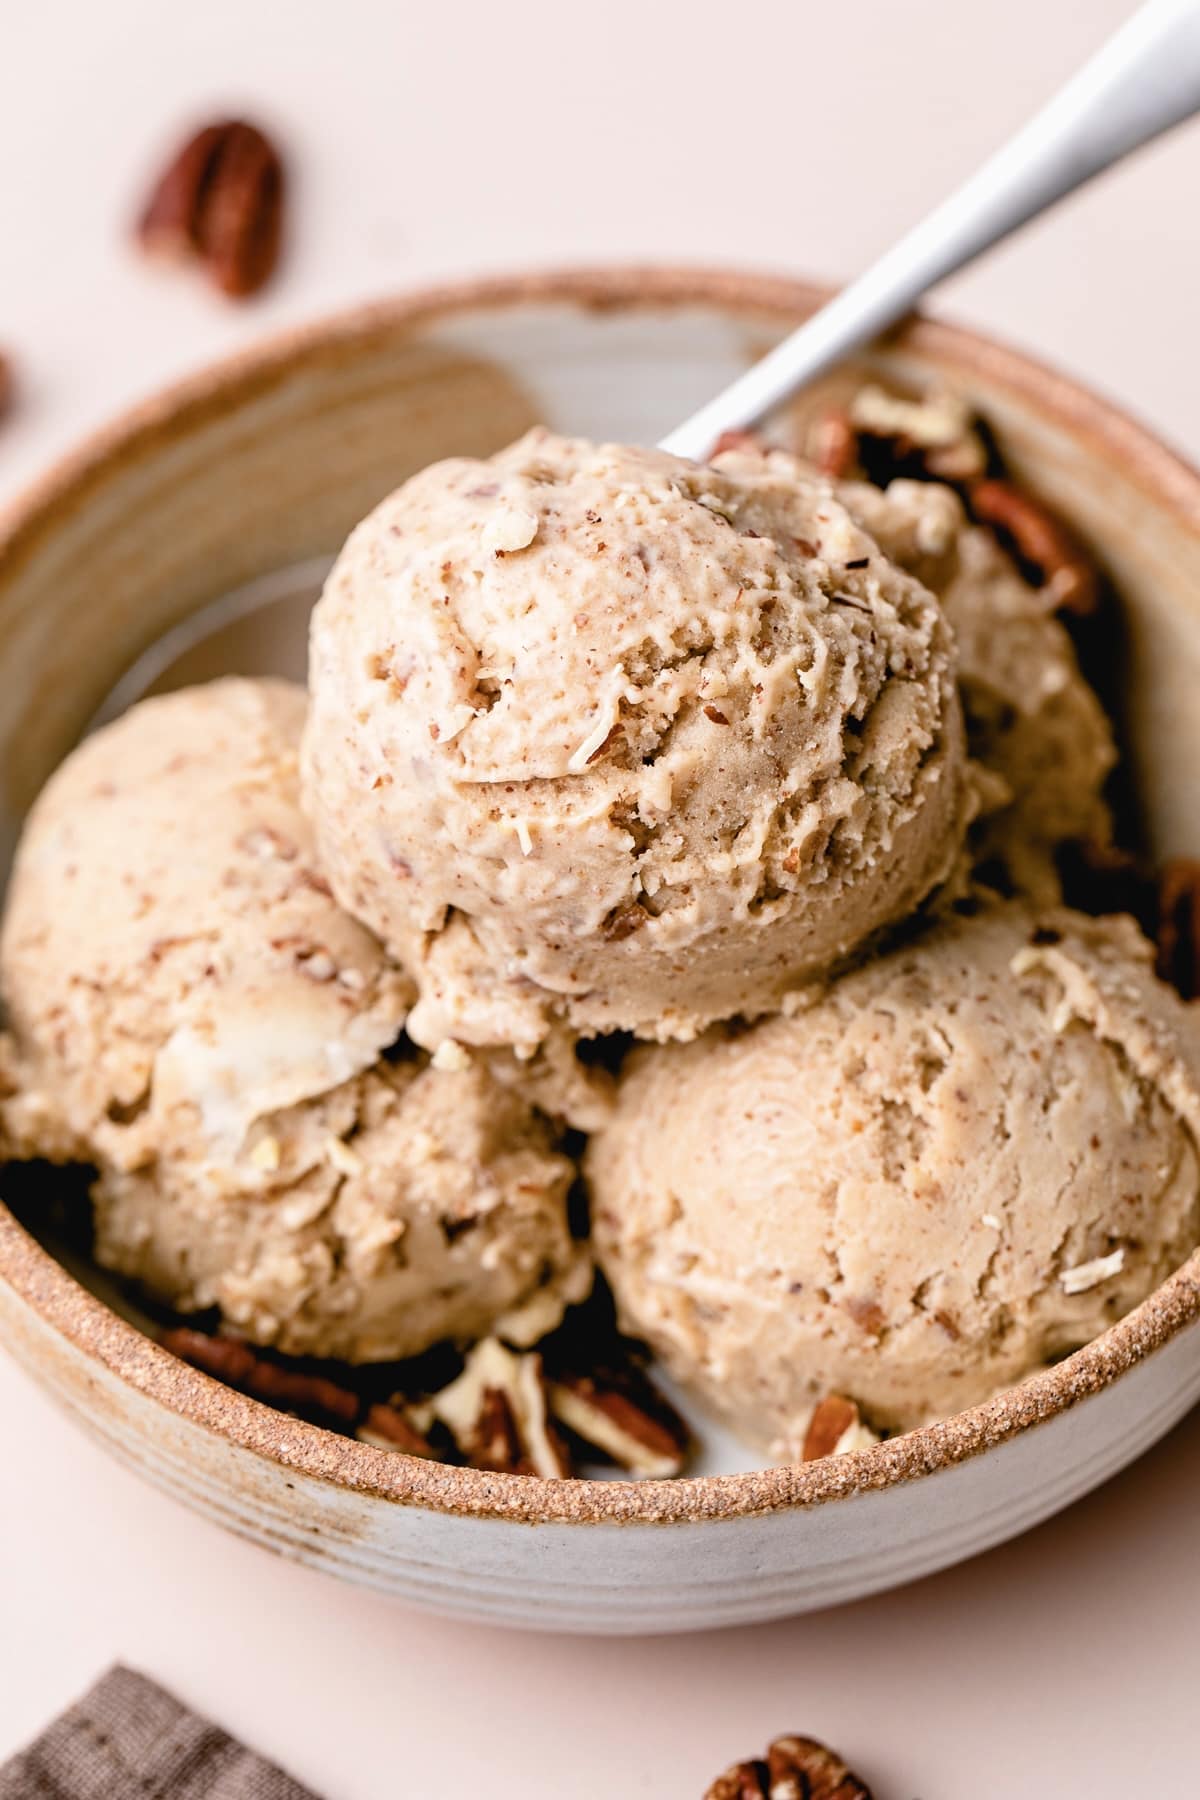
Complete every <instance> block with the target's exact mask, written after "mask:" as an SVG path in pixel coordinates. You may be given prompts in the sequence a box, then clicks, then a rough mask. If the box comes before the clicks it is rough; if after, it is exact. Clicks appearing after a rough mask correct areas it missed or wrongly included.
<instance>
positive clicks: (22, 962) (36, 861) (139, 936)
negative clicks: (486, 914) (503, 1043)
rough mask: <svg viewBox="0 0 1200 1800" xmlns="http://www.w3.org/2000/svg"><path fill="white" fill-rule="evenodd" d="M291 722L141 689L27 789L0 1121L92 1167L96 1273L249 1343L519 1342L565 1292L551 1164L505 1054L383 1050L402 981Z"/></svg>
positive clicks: (302, 1347) (320, 1348) (566, 1180)
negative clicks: (349, 890) (321, 819)
mask: <svg viewBox="0 0 1200 1800" xmlns="http://www.w3.org/2000/svg"><path fill="white" fill-rule="evenodd" d="M304 711H305V698H304V694H303V692H302V691H301V690H299V689H297V688H293V687H290V686H288V685H287V684H285V683H281V682H249V681H236V680H230V681H221V682H216V683H213V684H211V685H209V686H206V687H203V688H195V689H190V690H187V691H185V692H182V693H177V694H172V695H169V696H167V697H165V698H161V699H155V700H149V701H146V702H143V703H142V705H140V706H138V707H135V708H134V709H133V711H131V712H130V713H128V714H126V715H125V716H124V717H123V718H122V719H120V720H119V721H117V723H115V724H114V725H111V726H109V727H108V728H107V729H105V730H104V731H101V732H99V733H97V734H96V735H95V736H94V737H91V738H89V739H87V740H86V741H85V742H84V744H82V745H81V746H80V748H79V749H78V750H77V751H76V752H75V753H74V755H72V756H71V757H69V758H68V759H67V761H66V762H65V763H64V764H63V766H62V767H61V768H60V769H59V770H58V772H57V773H56V774H55V776H54V777H53V779H52V780H51V781H50V783H49V784H48V786H47V787H46V789H45V791H44V792H43V794H42V796H41V798H40V799H39V801H38V802H37V805H36V806H35V808H34V810H33V813H32V815H31V817H30V819H29V822H28V824H27V827H26V830H25V833H24V836H23V838H22V842H21V847H20V851H19V854H18V858H17V862H16V867H15V870H14V874H13V879H12V885H11V889H10V894H9V900H8V908H7V913H6V916H5V920H4V927H3V934H2V937H0V971H2V975H3V982H4V989H5V994H6V998H7V1003H8V1007H9V1013H10V1021H11V1025H12V1029H13V1039H14V1042H13V1047H12V1058H11V1060H12V1061H13V1062H14V1063H15V1069H13V1070H10V1072H9V1076H8V1080H7V1083H6V1085H9V1086H14V1085H15V1087H16V1090H17V1091H16V1093H15V1095H14V1096H13V1097H11V1098H10V1099H9V1100H8V1101H7V1103H6V1106H5V1113H6V1122H7V1127H8V1131H9V1134H10V1136H11V1138H12V1140H13V1142H14V1144H15V1146H16V1148H17V1150H18V1151H19V1152H21V1153H23V1154H26V1155H39V1156H50V1157H55V1158H58V1159H60V1160H80V1161H84V1162H88V1163H91V1164H93V1165H94V1166H95V1168H96V1170H97V1178H96V1182H95V1187H94V1201H95V1216H96V1247H97V1254H98V1256H99V1258H100V1260H101V1261H102V1262H104V1263H106V1264H108V1265H109V1266H111V1267H113V1268H115V1269H117V1270H119V1271H121V1272H122V1273H124V1274H126V1275H130V1276H134V1277H137V1278H139V1279H140V1280H142V1281H143V1282H144V1283H145V1284H146V1285H147V1286H148V1287H149V1288H151V1289H152V1290H153V1291H154V1292H155V1293H156V1294H157V1295H159V1296H160V1297H161V1298H163V1299H165V1300H167V1301H169V1302H170V1303H172V1304H173V1305H175V1306H177V1307H179V1308H180V1309H182V1310H185V1311H190V1310H194V1309H198V1308H205V1307H211V1306H217V1307H219V1308H220V1309H221V1312H222V1314H223V1315H224V1317H225V1318H226V1320H227V1321H229V1322H230V1323H232V1324H233V1325H235V1326H237V1327H239V1328H240V1329H241V1330H242V1331H243V1332H245V1333H246V1334H247V1335H248V1336H250V1337H252V1338H253V1339H255V1340H256V1341H257V1342H260V1343H264V1344H275V1345H277V1346H279V1347H280V1348H282V1349H285V1350H289V1351H295V1352H303V1353H309V1354H315V1355H322V1356H339V1357H346V1358H348V1359H350V1360H371V1359H377V1358H391V1357H399V1356H405V1355H409V1354H412V1353H415V1352H417V1351H420V1350H422V1349H424V1348H425V1347H426V1346H427V1345H428V1344H430V1343H432V1342H434V1341H435V1340H436V1339H439V1338H442V1337H463V1338H470V1337H474V1336H477V1335H479V1334H480V1333H481V1332H483V1331H486V1330H488V1329H490V1328H491V1327H492V1326H493V1325H494V1324H495V1323H496V1320H497V1318H498V1317H499V1316H500V1315H503V1314H505V1313H508V1312H510V1311H511V1310H512V1309H514V1308H517V1309H524V1308H526V1307H532V1309H533V1313H534V1314H535V1315H536V1317H537V1319H538V1320H539V1321H540V1324H541V1328H542V1329H544V1328H545V1321H546V1319H547V1318H549V1319H550V1321H551V1323H552V1322H553V1319H554V1318H555V1317H556V1316H558V1315H559V1314H561V1311H562V1308H563V1305H564V1304H565V1303H566V1299H567V1297H568V1296H574V1297H578V1293H579V1290H580V1287H581V1285H583V1286H585V1285H586V1280H587V1259H586V1256H585V1255H584V1254H583V1253H582V1252H581V1251H580V1250H579V1248H578V1246H577V1245H576V1243H575V1241H574V1239H573V1238H572V1235H571V1232H570V1229H569V1227H568V1222H567V1213H566V1195H567V1190H568V1187H569V1185H570V1183H571V1181H572V1179H573V1176H574V1165H573V1163H572V1162H571V1160H570V1159H569V1158H568V1157H567V1156H565V1155H563V1154H562V1153H561V1152H560V1151H559V1149H558V1147H557V1138H558V1135H559V1131H558V1126H557V1122H556V1121H555V1120H553V1119H552V1118H551V1117H550V1116H548V1113H547V1112H546V1111H544V1110H542V1109H541V1108H540V1107H539V1106H536V1105H535V1104H534V1101H533V1098H532V1096H531V1092H530V1083H531V1082H532V1081H533V1079H534V1078H533V1076H532V1075H530V1076H526V1074H525V1072H524V1071H522V1070H521V1069H520V1068H518V1067H517V1066H516V1065H515V1064H512V1063H511V1059H508V1060H507V1061H506V1062H505V1059H503V1058H501V1057H499V1056H497V1057H493V1058H492V1059H490V1060H486V1059H476V1060H473V1059H472V1058H470V1057H469V1056H468V1055H467V1054H466V1053H465V1052H464V1053H462V1054H460V1055H459V1056H449V1057H442V1058H440V1059H435V1061H434V1062H433V1063H431V1062H430V1059H429V1058H428V1057H427V1056H425V1055H423V1054H420V1053H418V1052H417V1051H416V1050H415V1049H414V1048H413V1046H411V1044H409V1043H408V1042H407V1040H405V1039H404V1038H403V1036H402V1032H403V1026H404V1021H405V1017H406V1014H407V1011H408V1006H409V1003H410V1000H411V998H412V993H413V989H412V984H411V982H410V980H409V978H408V976H407V975H406V974H405V973H404V972H403V971H402V970H401V969H400V968H399V967H398V966H397V965H395V964H394V963H393V962H391V961H390V960H389V959H388V957H387V956H386V955H385V953H384V951H383V950H382V948H381V946H380V945H379V943H378V942H377V941H376V940H375V938H373V937H372V936H371V934H370V933H369V932H368V931H367V930H366V929H365V928H364V927H363V926H362V925H360V924H358V923H356V922H355V921H354V920H353V919H351V918H349V917H348V916H347V915H346V914H345V913H344V912H342V911H341V909H340V908H339V907H338V905H337V904H336V902H335V901H334V899H333V897H332V895H331V893H330V889H329V886H328V884H327V882H326V881H325V878H324V876H323V875H322V874H321V872H320V870H319V867H318V865H317V863H316V861H315V858H314V847H313V843H312V835H311V831H310V829H309V827H308V825H307V822H306V820H305V818H304V815H303V813H302V812H301V810H300V805H299V795H298V776H297V749H298V743H299V737H300V732H301V727H302V724H303V719H304ZM502 1062H505V1066H504V1067H503V1068H502V1069H501V1067H500V1065H501V1063H502ZM536 1067H537V1078H536V1079H537V1083H538V1084H539V1088H538V1091H539V1097H540V1098H544V1094H545V1092H546V1090H547V1088H548V1085H549V1083H548V1075H547V1068H546V1066H545V1059H544V1058H543V1059H542V1060H541V1061H539V1063H538V1064H537V1065H536ZM551 1073H553V1071H551ZM516 1329H517V1330H518V1331H519V1326H518V1327H517V1328H516Z"/></svg>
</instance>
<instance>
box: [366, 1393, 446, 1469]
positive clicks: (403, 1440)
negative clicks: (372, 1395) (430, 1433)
mask: <svg viewBox="0 0 1200 1800" xmlns="http://www.w3.org/2000/svg"><path fill="white" fill-rule="evenodd" d="M355 1436H356V1437H357V1438H358V1440H359V1442H360V1443H363V1444H373V1445H374V1447H375V1449H376V1450H403V1451H404V1452H405V1454H406V1455H408V1456H424V1457H432V1458H434V1459H435V1460H436V1458H437V1451H436V1450H435V1449H434V1448H433V1445H432V1444H431V1443H430V1442H429V1439H428V1438H427V1437H426V1436H425V1434H424V1433H423V1432H421V1431H418V1430H417V1428H416V1426H415V1425H414V1423H413V1422H412V1420H411V1419H410V1418H409V1416H408V1413H407V1411H406V1409H405V1408H404V1407H403V1406H399V1405H397V1404H396V1402H395V1401H394V1400H393V1401H389V1402H384V1401H378V1402H377V1403H376V1404H375V1405H374V1406H372V1407H369V1408H368V1409H367V1416H366V1418H365V1419H364V1420H363V1422H362V1424H361V1425H360V1426H359V1428H358V1430H357V1431H356V1432H355Z"/></svg>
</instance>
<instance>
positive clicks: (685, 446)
mask: <svg viewBox="0 0 1200 1800" xmlns="http://www.w3.org/2000/svg"><path fill="white" fill-rule="evenodd" d="M1197 111H1200V0H1147V4H1145V5H1144V6H1142V7H1141V8H1139V10H1138V11H1137V12H1136V13H1135V14H1134V15H1133V17H1132V18H1131V19H1129V20H1128V21H1127V23H1126V24H1125V25H1123V26H1122V27H1121V29H1120V30H1119V31H1117V32H1116V34H1115V35H1114V36H1113V37H1111V38H1110V39H1109V40H1108V42H1107V43H1106V44H1105V45H1104V46H1103V47H1102V48H1101V49H1100V50H1099V51H1098V52H1097V53H1096V55H1095V56H1093V57H1092V58H1091V60H1090V61H1089V62H1087V63H1085V64H1084V66H1083V68H1082V69H1080V70H1079V72H1078V73H1077V74H1076V75H1074V76H1073V77H1072V78H1071V80H1070V81H1068V82H1067V84H1066V86H1065V87H1063V88H1061V89H1060V90H1059V92H1058V93H1057V94H1056V95H1055V96H1054V98H1053V99H1052V100H1051V101H1049V103H1048V104H1047V105H1046V106H1044V107H1043V108H1042V110H1041V111H1040V112H1039V113H1037V114H1036V115H1035V116H1034V117H1033V118H1032V119H1031V120H1030V121H1029V123H1028V124H1027V125H1025V126H1024V127H1023V128H1022V129H1021V130H1020V131H1019V132H1018V133H1017V135H1016V136H1015V137H1014V138H1011V139H1010V140H1009V142H1008V143H1007V144H1005V145H1004V147H1003V148H1002V149H1001V150H999V151H997V152H996V154H995V155H994V156H992V157H991V158H990V159H989V160H988V161H987V162H986V163H985V164H984V165H983V167H982V168H981V169H980V170H978V172H977V173H976V174H975V175H973V176H972V177H971V178H970V179H969V180H968V181H967V182H966V183H965V184H964V185H963V186H962V187H960V188H959V189H958V190H957V191H956V192H955V193H953V194H951V195H950V197H949V199H947V200H944V201H943V202H942V204H941V205H940V206H938V207H936V208H935V210H934V211H933V212H931V213H930V214H929V215H928V216H927V217H926V218H925V219H923V220H922V221H921V223H920V224H919V225H917V226H915V227H914V229H913V230H912V231H910V232H909V233H908V234H907V235H906V236H905V237H903V238H901V240H900V242H899V243H898V244H895V245H894V246H893V247H892V249H890V250H889V251H887V252H886V253H885V254H884V256H882V257H881V258H880V260H879V261H878V262H877V263H875V264H874V265H873V266H872V267H871V268H870V269H868V270H867V271H866V273H865V274H863V275H860V276H859V277H858V279H857V280H856V281H854V282H852V283H851V284H850V286H849V287H847V288H843V290H842V291H841V293H840V294H838V295H837V296H836V297H835V298H834V299H833V300H831V301H830V302H829V303H828V305H826V306H823V307H822V308H821V310H820V312H818V313H816V314H815V315H814V317H813V318H811V319H810V320H809V321H808V323H807V324H805V325H802V326H801V327H800V329H799V330H798V331H794V332H792V334H791V336H790V337H787V338H785V339H784V341H783V342H782V343H781V344H779V345H777V346H776V348H775V349H774V350H772V351H771V352H770V353H769V354H768V355H767V356H765V357H763V358H762V360H761V361H760V362H757V363H755V364H754V366H753V367H752V368H750V369H748V370H747V371H746V373H745V374H744V375H742V376H740V377H739V378H738V380H736V381H734V382H732V383H731V384H730V386H729V387H727V388H725V389H724V391H723V392H722V393H720V394H718V395H717V396H716V398H715V399H713V400H710V401H709V402H708V404H707V405H705V406H702V407H701V408H700V410H699V411H698V412H696V413H693V414H692V416H691V418H690V419H688V420H686V422H685V423H684V424H682V425H680V426H678V427H677V428H676V430H674V431H673V432H671V434H670V436H669V437H666V438H664V439H663V440H662V448H663V449H664V450H670V451H673V452H674V453H675V454H676V455H677V456H691V457H695V458H697V459H702V458H703V457H705V456H706V455H708V453H709V452H710V451H711V449H712V446H713V444H714V443H715V442H716V440H717V438H718V437H719V436H720V435H721V433H722V432H723V431H734V430H742V429H745V428H746V427H747V426H750V425H754V424H756V423H757V422H758V420H760V419H761V418H762V417H763V416H764V414H766V413H768V412H770V411H771V409H772V408H773V407H775V406H778V405H779V404H780V402H781V401H783V400H786V399H787V398H788V396H789V395H790V394H793V393H794V392H795V391H796V389H797V388H798V387H801V386H802V385H803V384H804V383H805V382H807V381H811V380H812V379H813V377H814V376H816V375H819V374H820V373H821V372H822V371H823V370H824V369H827V368H828V367H829V366H830V365H831V364H832V363H835V362H837V361H838V360H839V359H840V358H841V357H843V356H845V355H846V354H847V353H848V352H849V351H851V350H854V349H857V348H858V347H859V346H860V345H862V344H864V343H866V342H868V341H869V340H870V339H871V338H873V337H876V336H877V335H878V334H879V333H880V332H881V331H883V330H885V329H886V327H887V326H889V325H893V324H895V322H896V320H897V319H899V318H901V317H903V315H904V314H905V313H906V312H907V311H908V310H909V308H910V307H911V306H912V305H913V304H914V303H915V302H916V301H917V300H918V299H919V298H920V297H921V295H922V294H924V293H926V292H927V291H928V289H929V288H931V287H933V286H934V285H935V283H937V282H939V281H943V280H944V279H945V278H946V276H947V275H952V274H953V273H954V271H955V270H956V269H961V268H962V267H963V265H964V264H965V263H968V262H970V261H971V260H972V258H974V257H976V256H978V255H980V253H981V252H982V251H984V250H987V249H988V248H989V247H990V246H991V245H992V244H996V243H999V242H1000V240H1001V239H1002V238H1005V237H1007V236H1008V235H1009V233H1010V232H1013V231H1016V230H1017V228H1018V227H1019V226H1021V225H1024V224H1025V223H1026V222H1027V221H1028V220H1029V219H1032V218H1034V217H1035V216H1036V215H1037V214H1038V213H1040V212H1044V211H1045V209H1046V208H1047V207H1049V206H1053V205H1054V203H1055V201H1057V200H1061V199H1062V198H1063V196H1064V195H1065V194H1069V193H1071V192H1072V191H1073V190H1074V189H1075V188H1077V187H1081V186H1082V185H1083V183H1084V182H1085V181H1090V180H1091V178H1092V177H1093V176H1094V175H1098V174H1099V173H1100V172H1101V170H1103V169H1106V168H1108V167H1109V165H1110V164H1111V163H1114V162H1117V161H1119V160H1120V158H1121V157H1123V156H1127V155H1128V154H1129V152H1130V151H1131V150H1136V149H1137V148H1138V146H1139V145H1140V144H1144V143H1147V142H1148V141H1149V140H1150V139H1151V138H1154V137H1157V136H1158V135H1159V134H1160V132H1164V131H1167V130H1169V129H1170V127H1171V126H1173V125H1178V124H1179V123H1181V122H1182V121H1183V120H1184V119H1187V118H1190V117H1191V115H1192V114H1193V113H1195V112H1197Z"/></svg>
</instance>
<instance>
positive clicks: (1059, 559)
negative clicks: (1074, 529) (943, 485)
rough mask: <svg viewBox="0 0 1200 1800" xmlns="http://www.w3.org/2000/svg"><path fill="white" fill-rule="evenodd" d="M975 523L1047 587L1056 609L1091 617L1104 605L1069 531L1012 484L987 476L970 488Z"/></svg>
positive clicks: (1085, 559)
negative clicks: (981, 526)
mask: <svg viewBox="0 0 1200 1800" xmlns="http://www.w3.org/2000/svg"><path fill="white" fill-rule="evenodd" d="M967 505H968V506H969V508H970V511H971V515H972V517H973V518H975V519H976V520H978V522H979V523H980V524H981V525H986V526H988V527H989V529H990V530H991V531H993V532H994V533H995V534H996V536H997V537H998V538H999V539H1000V541H1001V543H1002V544H1004V545H1005V547H1006V548H1009V549H1011V550H1012V552H1013V554H1014V555H1015V557H1016V559H1017V561H1018V562H1019V563H1020V564H1021V565H1022V567H1023V569H1024V570H1025V572H1026V573H1028V574H1029V575H1030V576H1031V577H1032V578H1033V579H1034V580H1035V581H1036V582H1037V584H1038V585H1039V586H1041V587H1045V588H1046V589H1047V590H1048V591H1049V593H1050V596H1051V598H1052V599H1053V601H1054V606H1055V610H1056V611H1058V612H1067V613H1071V614H1073V615H1074V616H1075V617H1076V618H1081V619H1082V618H1088V617H1090V616H1091V614H1093V613H1094V612H1095V611H1096V608H1097V607H1098V605H1099V603H1100V594H1099V584H1098V583H1097V580H1096V571H1095V569H1094V567H1093V566H1092V563H1091V561H1090V559H1089V558H1088V556H1087V554H1086V553H1085V552H1084V550H1083V549H1082V548H1081V546H1080V545H1079V544H1078V543H1077V542H1076V541H1075V538H1074V537H1073V535H1072V534H1071V532H1070V531H1068V529H1067V527H1066V526H1065V525H1064V524H1063V523H1062V522H1061V520H1059V519H1056V518H1055V517H1054V516H1053V514H1052V513H1049V512H1047V510H1046V508H1045V507H1044V506H1043V505H1042V504H1041V502H1040V501H1038V500H1034V499H1033V498H1032V497H1031V496H1030V495H1029V494H1027V493H1025V492H1024V490H1023V489H1021V488H1018V487H1014V486H1013V484H1012V482H1011V481H1000V480H998V479H996V478H994V477H990V476H989V477H987V478H986V479H985V480H982V481H973V482H971V483H970V484H969V485H968V487H967Z"/></svg>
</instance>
